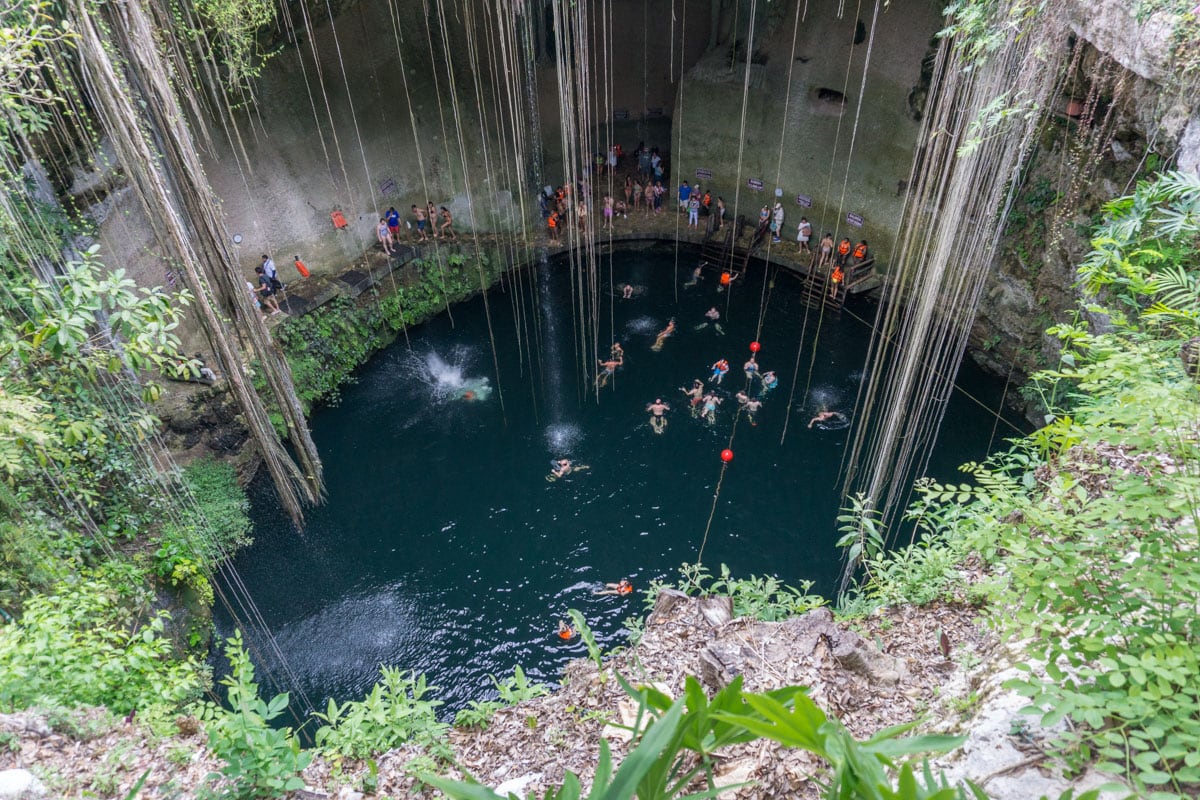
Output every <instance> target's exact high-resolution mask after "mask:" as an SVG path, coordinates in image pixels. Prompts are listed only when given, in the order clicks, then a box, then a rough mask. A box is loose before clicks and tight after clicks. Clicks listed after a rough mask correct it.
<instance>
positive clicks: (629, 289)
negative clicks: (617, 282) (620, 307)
mask: <svg viewBox="0 0 1200 800" xmlns="http://www.w3.org/2000/svg"><path fill="white" fill-rule="evenodd" d="M621 299H622V300H632V299H633V284H632V283H627V284H625V285H624V286H622V287H621Z"/></svg>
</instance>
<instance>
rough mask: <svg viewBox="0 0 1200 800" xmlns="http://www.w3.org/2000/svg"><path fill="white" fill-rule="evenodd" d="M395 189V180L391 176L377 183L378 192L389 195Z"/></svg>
mask: <svg viewBox="0 0 1200 800" xmlns="http://www.w3.org/2000/svg"><path fill="white" fill-rule="evenodd" d="M395 191H396V182H395V181H394V180H392V179H391V178H387V179H386V180H384V182H383V183H381V184H379V193H380V194H382V195H389V194H392V193H394V192H395Z"/></svg>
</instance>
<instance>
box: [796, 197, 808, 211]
mask: <svg viewBox="0 0 1200 800" xmlns="http://www.w3.org/2000/svg"><path fill="white" fill-rule="evenodd" d="M796 205H798V206H804V207H805V208H812V198H811V197H809V196H808V195H806V194H798V195H796Z"/></svg>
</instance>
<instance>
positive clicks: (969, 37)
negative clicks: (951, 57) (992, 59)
mask: <svg viewBox="0 0 1200 800" xmlns="http://www.w3.org/2000/svg"><path fill="white" fill-rule="evenodd" d="M1045 7H1046V0H951V2H950V4H949V5H947V6H946V8H945V9H944V11H943V14H944V15H945V16H946V19H947V25H946V27H945V28H944V29H943V30H942V31H941V32H940V33H938V36H939V37H942V38H951V39H953V40H954V42H955V44H956V46H957V47H959V48H961V50H962V52H963V58H964V60H965V61H966V62H967V63H968V64H974V63H977V62H979V61H982V60H984V59H986V58H987V57H988V56H989V55H991V54H992V53H993V52H995V51H996V50H998V49H1000V48H1001V47H1002V46H1003V45H1004V44H1005V42H1006V41H1008V38H1009V37H1010V36H1011V35H1012V34H1013V32H1014V31H1019V30H1022V29H1023V28H1024V26H1026V25H1028V23H1029V20H1030V19H1031V18H1032V17H1035V16H1037V15H1038V14H1040V13H1041V12H1042V11H1043V10H1044V9H1045Z"/></svg>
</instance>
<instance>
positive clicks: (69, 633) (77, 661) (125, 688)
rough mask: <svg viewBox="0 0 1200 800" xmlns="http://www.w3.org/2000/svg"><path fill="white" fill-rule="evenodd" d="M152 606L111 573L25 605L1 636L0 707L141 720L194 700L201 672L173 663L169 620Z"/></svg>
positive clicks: (90, 576)
mask: <svg viewBox="0 0 1200 800" xmlns="http://www.w3.org/2000/svg"><path fill="white" fill-rule="evenodd" d="M153 599H154V598H153V596H152V595H151V593H150V592H149V591H148V590H147V589H145V588H139V587H138V586H137V584H135V583H134V582H133V581H132V580H131V576H130V575H129V574H128V573H125V574H122V573H121V572H120V571H118V570H116V569H115V568H112V569H108V570H104V571H100V572H86V573H85V574H84V575H82V576H81V577H80V578H78V579H76V580H74V581H72V582H63V583H60V584H58V585H57V586H55V591H54V593H53V594H49V595H36V596H33V597H30V598H28V599H27V601H26V603H25V609H24V613H23V614H22V615H21V618H20V620H19V621H17V622H15V623H12V624H9V625H6V626H4V627H3V628H0V702H3V703H4V705H5V706H10V707H11V706H16V707H21V708H24V707H26V706H30V705H36V704H51V705H62V706H77V705H104V706H108V707H109V708H110V709H112V710H113V711H115V712H117V713H121V714H124V713H127V712H129V711H132V710H134V709H137V711H138V713H139V714H143V715H145V714H147V713H150V712H151V711H152V710H153V709H155V708H159V709H162V710H164V711H172V710H174V709H176V708H177V707H179V706H181V705H182V704H183V703H185V702H187V701H189V700H192V699H194V698H196V697H197V696H198V695H199V692H200V690H201V689H202V688H203V686H204V683H205V671H204V669H203V667H202V666H201V665H200V664H199V663H198V662H197V661H195V660H194V659H191V658H188V659H185V660H178V659H177V658H175V657H174V656H173V654H172V652H171V643H170V640H169V639H168V638H166V637H165V636H164V635H163V628H164V622H166V621H167V620H168V619H169V615H168V614H167V612H165V611H159V612H157V613H156V612H153V611H152V608H151V606H152V603H153Z"/></svg>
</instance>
